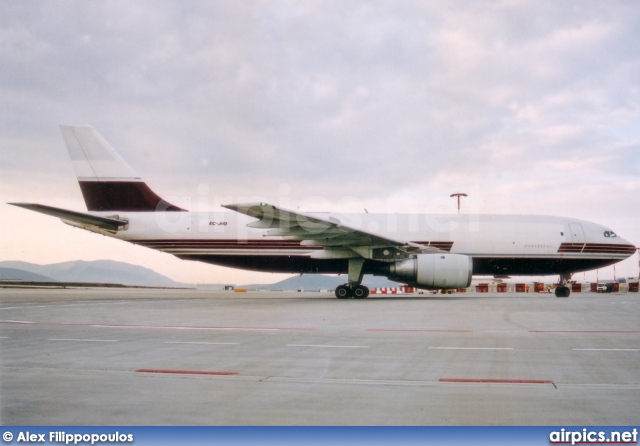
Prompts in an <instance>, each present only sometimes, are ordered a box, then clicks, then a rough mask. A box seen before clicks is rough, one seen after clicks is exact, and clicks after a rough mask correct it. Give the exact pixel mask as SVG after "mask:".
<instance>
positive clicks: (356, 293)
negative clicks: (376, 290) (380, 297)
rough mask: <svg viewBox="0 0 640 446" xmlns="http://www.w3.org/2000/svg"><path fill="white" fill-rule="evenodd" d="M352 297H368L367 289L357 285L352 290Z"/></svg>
mask: <svg viewBox="0 0 640 446" xmlns="http://www.w3.org/2000/svg"><path fill="white" fill-rule="evenodd" d="M353 297H355V298H356V299H366V298H367V297H369V288H367V287H366V286H364V285H358V286H357V287H355V288H354V289H353Z"/></svg>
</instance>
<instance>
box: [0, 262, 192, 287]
mask: <svg viewBox="0 0 640 446" xmlns="http://www.w3.org/2000/svg"><path fill="white" fill-rule="evenodd" d="M20 271H21V273H19V272H20ZM17 274H20V275H21V277H16V275H17ZM5 275H6V277H5ZM0 278H2V279H15V278H17V279H21V280H25V281H35V282H56V281H57V282H86V283H116V284H122V285H134V286H153V287H191V286H192V285H186V284H183V283H178V282H174V281H173V280H171V279H169V278H168V277H165V276H163V275H161V274H158V273H156V272H155V271H153V270H150V269H149V268H145V267H142V266H138V265H131V264H129V263H124V262H116V261H113V260H95V261H90V262H87V261H82V260H78V261H74V262H64V263H53V264H50V265H37V264H34V263H27V262H18V261H5V262H0Z"/></svg>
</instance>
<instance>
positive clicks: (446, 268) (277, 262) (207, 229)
mask: <svg viewBox="0 0 640 446" xmlns="http://www.w3.org/2000/svg"><path fill="white" fill-rule="evenodd" d="M61 130H62V135H63V137H64V140H65V142H66V145H67V149H68V150H69V155H70V157H71V161H72V162H73V166H74V169H75V172H76V175H77V177H78V182H79V183H80V189H81V191H82V194H83V196H84V200H85V203H86V205H87V209H88V211H89V212H76V211H70V210H66V209H59V208H54V207H51V206H44V205H40V204H32V203H11V204H14V205H16V206H20V207H23V208H26V209H30V210H33V211H37V212H41V213H44V214H48V215H52V216H55V217H59V218H60V219H61V220H62V221H63V222H65V223H67V224H70V225H72V226H76V227H79V228H82V229H86V230H88V231H92V232H97V233H100V234H104V235H108V236H111V237H114V238H117V239H120V240H125V241H128V242H131V243H135V244H138V245H141V246H145V247H148V248H153V249H157V250H160V251H163V252H167V253H169V254H173V255H175V256H176V257H179V258H181V259H186V260H197V261H201V262H207V263H212V264H216V265H223V266H228V267H233V268H242V269H248V270H254V271H268V272H280V273H301V274H302V273H304V274H308V273H334V274H347V276H348V282H347V283H346V284H344V285H341V286H339V287H337V288H336V290H335V294H336V296H337V297H338V298H348V297H355V298H366V297H367V296H368V294H369V290H368V289H367V288H366V287H365V286H363V285H362V284H361V283H362V277H363V275H364V274H374V275H380V276H386V277H388V278H389V279H391V280H394V281H397V282H402V283H407V284H409V285H411V286H414V287H417V288H423V289H436V290H438V289H443V290H444V289H454V288H466V287H468V286H469V285H470V283H471V276H472V274H476V275H497V276H505V275H549V274H554V275H556V274H557V275H559V276H560V281H559V283H558V286H557V287H556V296H558V297H567V296H569V293H570V288H569V287H568V286H567V281H568V280H569V279H570V277H571V275H572V274H573V273H575V272H578V271H586V270H591V269H595V268H601V267H604V266H607V265H612V264H614V263H616V262H619V261H621V260H624V259H626V258H627V257H629V256H631V255H632V254H634V253H635V251H636V248H635V246H634V245H632V244H630V243H629V242H628V241H626V240H624V239H622V238H620V237H618V236H617V235H616V233H615V232H613V231H612V230H611V229H609V228H607V227H605V226H602V225H599V224H596V223H591V222H587V221H583V220H577V219H572V218H561V217H548V216H532V215H430V214H373V213H371V214H369V213H362V214H333V213H302V212H297V211H292V210H287V209H283V208H281V207H279V206H274V205H272V204H268V203H241V204H229V205H225V206H224V207H225V208H227V209H229V210H231V211H235V212H222V213H220V212H216V213H215V214H214V213H206V212H188V211H186V210H184V209H181V208H179V207H177V206H174V205H172V204H170V203H168V202H167V201H165V200H163V199H162V198H160V197H159V196H158V195H156V194H155V193H154V192H153V191H152V190H151V189H150V188H149V187H148V186H147V184H146V183H145V182H144V181H143V180H142V179H141V178H140V177H139V176H138V175H136V173H135V172H134V171H133V169H132V168H131V167H129V165H128V164H127V163H126V162H125V161H124V160H123V159H122V158H121V157H120V155H119V154H118V153H117V152H116V151H115V150H114V149H113V148H112V147H111V146H110V145H109V143H107V142H106V141H105V140H104V139H103V138H102V137H101V136H100V135H99V134H98V132H96V131H95V130H94V129H93V128H92V127H86V126H73V127H71V126H61Z"/></svg>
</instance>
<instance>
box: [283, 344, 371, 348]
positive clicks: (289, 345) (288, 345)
mask: <svg viewBox="0 0 640 446" xmlns="http://www.w3.org/2000/svg"><path fill="white" fill-rule="evenodd" d="M287 347H316V348H369V346H368V345H322V344H287Z"/></svg>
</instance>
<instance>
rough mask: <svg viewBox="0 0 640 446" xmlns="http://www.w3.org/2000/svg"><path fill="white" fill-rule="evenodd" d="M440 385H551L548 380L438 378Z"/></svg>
mask: <svg viewBox="0 0 640 446" xmlns="http://www.w3.org/2000/svg"><path fill="white" fill-rule="evenodd" d="M438 381H440V382H441V383H488V384H553V381H552V380H550V379H487V378H440V379H439V380H438Z"/></svg>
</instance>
